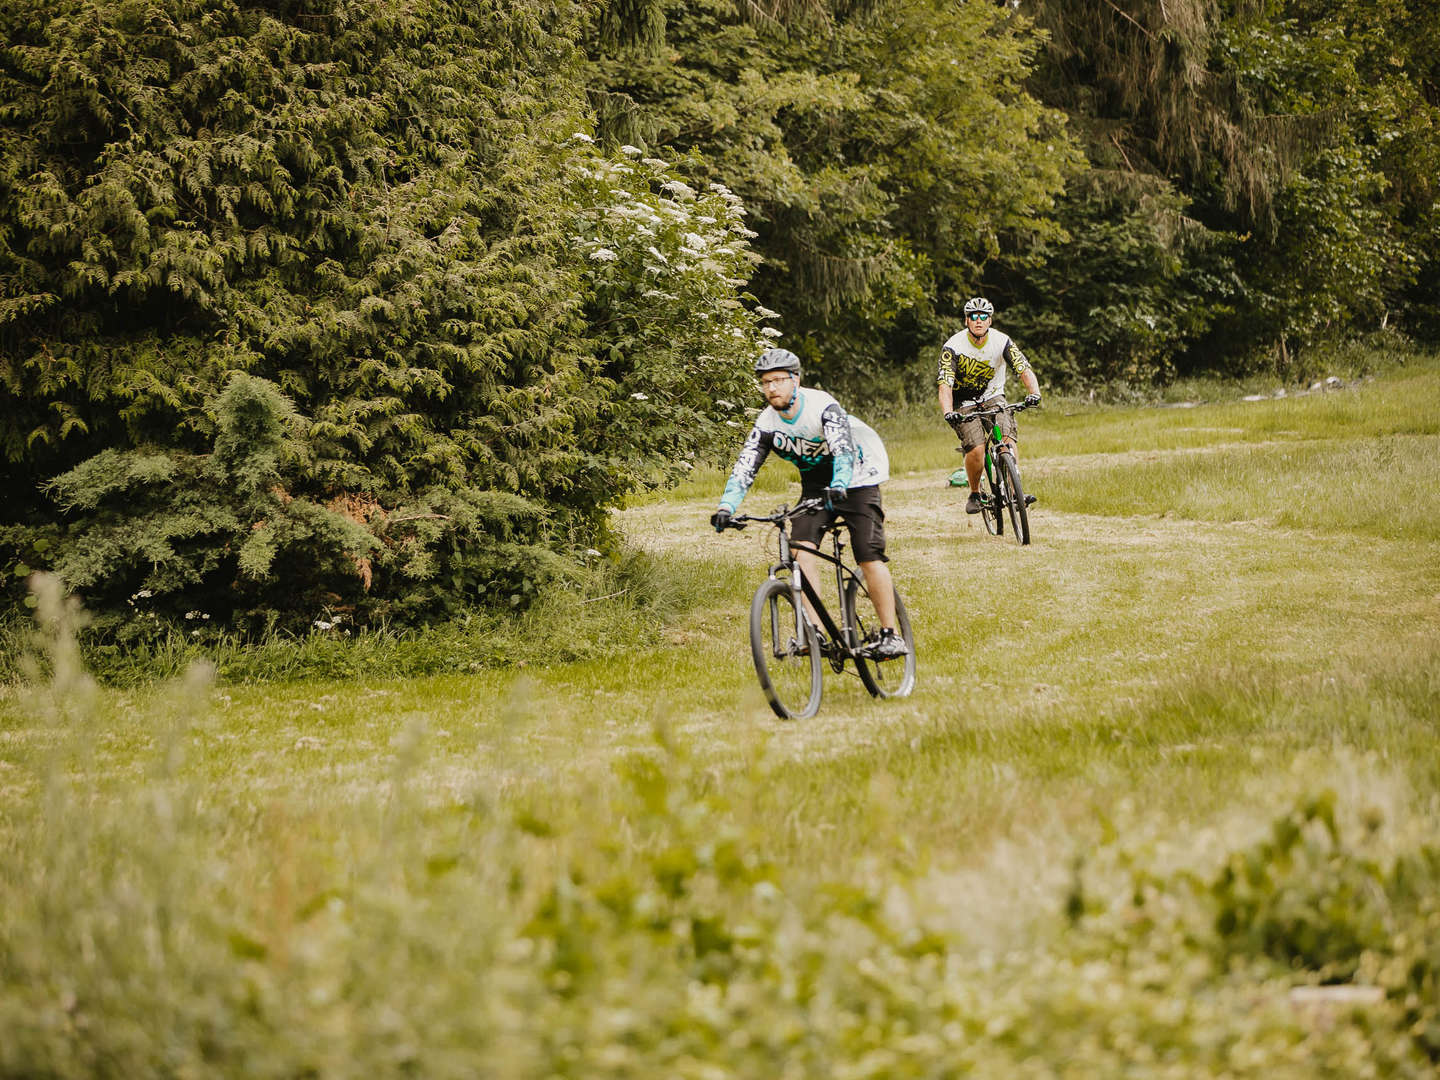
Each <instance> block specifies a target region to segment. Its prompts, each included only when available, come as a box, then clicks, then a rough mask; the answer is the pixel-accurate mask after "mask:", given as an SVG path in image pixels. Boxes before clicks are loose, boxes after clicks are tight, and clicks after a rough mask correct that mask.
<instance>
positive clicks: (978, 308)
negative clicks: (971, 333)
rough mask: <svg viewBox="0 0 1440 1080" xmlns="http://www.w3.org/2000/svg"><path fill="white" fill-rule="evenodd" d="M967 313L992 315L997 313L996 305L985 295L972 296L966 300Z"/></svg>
mask: <svg viewBox="0 0 1440 1080" xmlns="http://www.w3.org/2000/svg"><path fill="white" fill-rule="evenodd" d="M965 314H966V315H977V314H978V315H990V316H993V315H994V314H995V305H994V304H992V303H990V301H989V300H986V299H985V298H984V297H983V296H972V297H971V298H970V299H969V300H966V301H965Z"/></svg>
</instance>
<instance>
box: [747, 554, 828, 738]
mask: <svg viewBox="0 0 1440 1080" xmlns="http://www.w3.org/2000/svg"><path fill="white" fill-rule="evenodd" d="M750 651H751V654H752V655H753V656H754V658H755V674H756V675H758V676H759V677H760V687H761V689H762V690H764V691H765V696H766V697H767V698H768V699H769V700H770V708H771V709H773V710H774V711H775V715H776V716H778V717H780V718H781V719H783V720H791V719H794V720H804V719H805V718H806V717H810V716H814V715H815V714H816V713H817V712H818V711H819V709H820V690H821V685H820V671H821V667H820V642H819V640H818V639H817V638H816V636H815V631H814V629H813V628H812V627H811V626H810V624H809V622H808V621H806V619H805V613H804V611H803V610H800V609H797V608H796V606H795V596H794V594H793V593H792V592H791V591H790V583H789V582H788V581H784V580H782V579H780V578H769V579H767V580H766V581H765V582H764V583H763V584H762V585H761V586H760V588H758V589H756V590H755V599H754V600H752V601H751V602H750Z"/></svg>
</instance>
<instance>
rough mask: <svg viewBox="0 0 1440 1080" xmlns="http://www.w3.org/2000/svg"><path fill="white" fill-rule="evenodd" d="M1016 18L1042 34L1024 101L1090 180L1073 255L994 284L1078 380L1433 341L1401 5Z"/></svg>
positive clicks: (1150, 375) (1118, 10) (1096, 11)
mask: <svg viewBox="0 0 1440 1080" xmlns="http://www.w3.org/2000/svg"><path fill="white" fill-rule="evenodd" d="M1025 6H1026V7H1027V8H1028V9H1033V11H1034V14H1035V16H1036V19H1037V21H1038V23H1039V24H1040V25H1041V26H1043V27H1044V28H1045V29H1046V30H1047V31H1048V33H1049V46H1048V48H1047V51H1046V53H1045V63H1044V64H1043V65H1042V67H1041V69H1040V70H1039V72H1038V73H1037V75H1036V77H1035V78H1034V80H1033V81H1032V84H1031V85H1032V86H1033V87H1034V88H1035V90H1036V92H1037V93H1038V94H1039V95H1040V96H1041V97H1042V98H1043V99H1044V100H1046V101H1047V102H1048V103H1050V104H1052V105H1055V106H1057V107H1060V108H1062V109H1064V110H1065V111H1066V112H1067V114H1068V115H1069V117H1070V120H1071V126H1072V129H1073V130H1075V131H1076V132H1078V133H1080V134H1082V135H1083V137H1084V142H1085V146H1086V152H1087V155H1088V158H1089V161H1090V165H1091V168H1090V170H1089V171H1088V172H1087V173H1086V175H1085V176H1084V177H1083V178H1081V179H1080V180H1079V181H1077V182H1076V183H1075V184H1073V185H1072V187H1071V190H1070V191H1069V192H1068V193H1067V199H1066V203H1065V210H1064V212H1063V213H1062V220H1063V221H1064V223H1065V224H1066V226H1067V229H1068V231H1069V233H1070V235H1071V237H1072V240H1071V241H1070V242H1069V243H1066V244H1060V245H1051V246H1050V247H1048V249H1047V250H1046V252H1045V256H1046V257H1045V259H1044V260H1043V262H1042V263H1041V264H1040V265H1038V266H1036V265H1020V266H1016V265H1008V264H1007V265H1001V266H999V267H997V271H998V272H997V274H996V280H997V282H998V283H999V284H1000V287H1001V288H1002V289H1003V290H1005V291H1007V292H1009V293H1011V294H1013V295H1014V296H1016V297H1017V298H1018V299H1019V308H1018V311H1017V317H1018V321H1019V323H1020V324H1021V325H1022V326H1024V327H1025V328H1027V330H1028V329H1032V328H1033V329H1034V330H1035V331H1036V332H1037V335H1038V336H1039V338H1040V340H1042V341H1044V342H1046V343H1047V344H1049V345H1052V346H1054V347H1056V348H1057V350H1058V354H1059V355H1058V357H1057V358H1058V359H1059V361H1060V363H1059V365H1058V366H1059V368H1060V369H1061V370H1062V371H1064V372H1066V373H1067V375H1069V376H1070V377H1071V378H1072V379H1076V380H1082V381H1091V382H1095V381H1105V380H1107V379H1112V378H1115V377H1117V376H1118V377H1121V378H1124V379H1127V380H1139V381H1142V382H1148V381H1153V380H1156V379H1163V378H1165V377H1167V376H1168V375H1170V374H1172V373H1173V372H1175V371H1176V370H1193V369H1199V368H1212V369H1214V368H1218V369H1222V370H1232V371H1234V370H1242V371H1243V370H1252V369H1253V368H1254V367H1255V365H1256V364H1266V365H1273V366H1275V367H1277V368H1278V369H1280V370H1281V371H1282V372H1283V371H1295V370H1297V363H1296V361H1295V359H1294V356H1293V350H1294V349H1295V347H1296V346H1302V347H1303V346H1305V345H1307V344H1309V343H1312V342H1314V341H1317V340H1320V339H1321V338H1323V337H1324V336H1326V335H1333V334H1336V333H1344V332H1354V330H1356V329H1361V330H1363V329H1371V328H1374V327H1375V326H1376V325H1378V324H1379V323H1381V322H1382V321H1383V320H1384V319H1385V317H1386V313H1387V312H1391V311H1395V312H1400V313H1403V315H1404V316H1405V317H1406V318H1407V320H1408V322H1409V323H1410V324H1411V325H1412V326H1413V327H1415V328H1419V327H1420V326H1421V325H1422V324H1423V322H1424V320H1425V318H1426V317H1427V316H1425V313H1424V310H1423V309H1424V307H1425V305H1424V303H1417V297H1416V295H1415V293H1414V292H1413V288H1414V283H1415V282H1417V281H1418V280H1423V273H1424V271H1425V267H1426V266H1428V265H1431V264H1432V263H1433V259H1434V255H1435V245H1436V239H1435V233H1434V220H1435V219H1434V211H1433V201H1434V200H1433V197H1432V196H1433V188H1432V187H1430V186H1429V184H1431V183H1433V180H1431V179H1427V177H1433V170H1431V171H1429V172H1428V173H1427V166H1428V165H1429V164H1431V163H1432V162H1433V155H1434V153H1435V151H1434V146H1435V145H1436V140H1435V139H1434V130H1435V112H1434V109H1433V107H1431V106H1427V104H1426V102H1425V94H1424V90H1423V87H1424V85H1425V80H1424V77H1423V73H1422V72H1421V70H1420V68H1419V66H1418V65H1417V64H1416V63H1415V62H1414V59H1415V51H1414V45H1415V44H1417V43H1418V42H1419V41H1421V40H1422V39H1423V34H1422V33H1421V32H1420V31H1419V30H1418V24H1417V23H1416V21H1415V19H1414V18H1413V16H1412V15H1411V13H1410V10H1409V7H1408V6H1407V3H1406V0H1374V2H1373V3H1362V4H1358V5H1357V4H1348V3H1345V4H1341V3H1327V2H1325V0H1315V2H1308V0H1307V2H1301V0H1293V2H1287V0H1263V2H1260V0H1257V2H1250V0H1166V2H1164V3H1160V2H1154V0H1120V2H1117V3H1107V4H1106V5H1103V6H1102V7H1099V8H1097V7H1095V6H1094V5H1091V4H1085V3H1078V2H1073V0H1037V2H1036V3H1033V4H1027V5H1025ZM1367 8H1368V9H1369V10H1362V9H1367ZM1432 85H1433V83H1432ZM1066 327H1070V328H1072V329H1071V330H1070V331H1069V332H1067V331H1066ZM1092 337H1093V342H1090V343H1087V339H1088V338H1092Z"/></svg>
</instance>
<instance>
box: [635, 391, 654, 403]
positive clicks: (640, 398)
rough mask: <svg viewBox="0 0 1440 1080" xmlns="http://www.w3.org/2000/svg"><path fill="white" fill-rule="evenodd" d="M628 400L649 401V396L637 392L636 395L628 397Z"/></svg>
mask: <svg viewBox="0 0 1440 1080" xmlns="http://www.w3.org/2000/svg"><path fill="white" fill-rule="evenodd" d="M630 399H631V400H632V401H649V400H650V395H649V394H642V393H639V392H638V391H637V392H636V393H633V394H631V395H630Z"/></svg>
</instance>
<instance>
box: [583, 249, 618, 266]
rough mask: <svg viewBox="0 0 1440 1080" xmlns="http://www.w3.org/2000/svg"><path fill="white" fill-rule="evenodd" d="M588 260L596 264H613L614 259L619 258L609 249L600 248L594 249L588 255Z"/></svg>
mask: <svg viewBox="0 0 1440 1080" xmlns="http://www.w3.org/2000/svg"><path fill="white" fill-rule="evenodd" d="M590 258H592V259H594V260H595V261H596V262H614V261H615V260H616V259H618V258H620V256H619V255H616V254H615V252H613V251H611V250H610V249H609V248H603V247H602V248H596V249H595V250H594V251H592V252H591V253H590Z"/></svg>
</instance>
